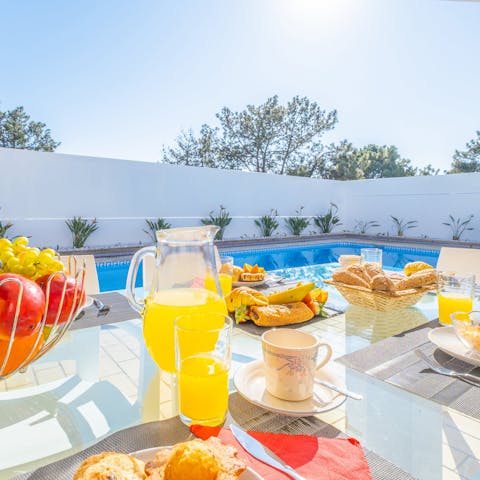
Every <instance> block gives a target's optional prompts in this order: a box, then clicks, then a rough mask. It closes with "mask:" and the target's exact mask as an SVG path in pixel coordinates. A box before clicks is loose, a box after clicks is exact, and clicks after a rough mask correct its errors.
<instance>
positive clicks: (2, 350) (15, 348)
mask: <svg viewBox="0 0 480 480" xmlns="http://www.w3.org/2000/svg"><path fill="white" fill-rule="evenodd" d="M52 258H53V256H52ZM53 261H54V262H57V260H53ZM11 265H14V263H13V262H12V263H11ZM54 265H55V264H54ZM60 265H61V266H62V267H63V264H61V263H60ZM0 266H3V268H2V270H3V272H2V273H1V274H0V379H4V378H6V377H8V376H10V375H13V374H14V373H16V372H18V371H20V370H23V369H25V368H26V367H27V366H28V365H30V364H31V363H32V362H34V361H35V360H37V359H39V358H40V357H41V356H43V355H44V354H45V353H47V352H48V351H49V350H50V349H51V348H53V347H54V345H56V344H57V343H58V342H59V341H60V339H61V338H62V337H63V335H64V334H65V333H66V332H67V330H68V329H69V327H70V325H71V324H72V322H73V321H74V319H75V317H76V316H77V314H78V313H79V312H80V310H81V309H82V308H83V304H84V303H85V291H84V283H85V282H84V279H85V265H77V262H76V261H74V262H70V261H69V269H68V270H67V271H64V270H65V269H63V270H58V271H51V272H50V273H47V274H43V273H44V272H41V276H40V275H38V274H37V275H36V277H37V278H35V276H34V274H33V273H32V275H31V276H27V275H26V273H23V274H21V273H12V272H11V271H8V263H7V264H6V265H5V264H3V263H2V265H0ZM55 266H56V265H55ZM5 270H7V271H5ZM0 271H1V270H0Z"/></svg>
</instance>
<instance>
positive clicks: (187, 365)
mask: <svg viewBox="0 0 480 480" xmlns="http://www.w3.org/2000/svg"><path fill="white" fill-rule="evenodd" d="M178 393H179V404H180V415H182V416H184V417H187V419H188V423H196V424H202V425H211V426H214V425H220V424H221V423H222V422H223V420H224V419H225V415H226V413H227V408H228V368H227V366H226V365H225V363H224V362H223V361H222V360H221V359H219V358H218V357H215V356H213V355H209V354H199V355H195V356H193V357H188V358H186V359H184V360H183V361H182V363H181V367H180V375H179V381H178Z"/></svg>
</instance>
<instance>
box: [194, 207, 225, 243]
mask: <svg viewBox="0 0 480 480" xmlns="http://www.w3.org/2000/svg"><path fill="white" fill-rule="evenodd" d="M231 221H232V217H231V216H230V213H228V211H227V209H226V208H225V207H224V206H223V205H220V210H219V212H218V214H215V213H214V211H213V210H212V211H211V212H210V213H209V216H208V218H202V220H201V222H202V224H203V225H216V226H217V227H220V230H219V231H218V232H217V234H216V235H215V240H222V239H223V234H224V233H225V229H226V228H227V227H228V225H230V222H231Z"/></svg>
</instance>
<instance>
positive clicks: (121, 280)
mask: <svg viewBox="0 0 480 480" xmlns="http://www.w3.org/2000/svg"><path fill="white" fill-rule="evenodd" d="M129 266H130V262H109V263H97V274H98V282H99V284H100V291H101V292H111V291H112V290H124V289H125V285H126V284H127V274H128V267H129ZM142 271H143V270H142V265H141V264H140V268H139V269H138V274H137V280H136V282H135V286H136V287H141V286H142V283H143V282H142Z"/></svg>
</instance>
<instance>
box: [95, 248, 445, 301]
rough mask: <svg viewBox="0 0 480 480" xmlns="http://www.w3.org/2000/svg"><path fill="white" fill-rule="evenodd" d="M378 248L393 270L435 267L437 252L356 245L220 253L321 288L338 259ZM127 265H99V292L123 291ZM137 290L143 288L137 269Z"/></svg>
mask: <svg viewBox="0 0 480 480" xmlns="http://www.w3.org/2000/svg"><path fill="white" fill-rule="evenodd" d="M367 247H379V248H381V249H382V250H383V266H384V267H387V268H389V269H392V270H397V269H402V268H403V267H404V266H405V265H406V264H407V263H409V262H415V261H420V260H421V261H423V262H427V263H429V264H430V265H432V266H436V265H437V260H438V254H439V252H438V251H436V250H422V249H418V248H401V247H393V246H384V245H382V246H379V245H372V244H358V243H330V244H322V245H306V246H304V245H302V246H294V247H282V248H269V249H257V250H245V251H228V252H221V253H222V254H225V255H231V256H232V257H233V258H234V261H235V264H236V265H239V266H242V265H243V264H244V263H250V264H251V265H254V264H256V263H257V264H258V265H260V266H262V267H264V268H265V269H266V270H268V271H275V273H277V274H278V275H282V276H284V277H288V278H298V279H299V280H300V279H311V280H313V281H315V282H316V283H318V284H319V285H322V284H323V282H322V280H323V279H324V278H330V277H331V272H332V269H333V268H335V267H338V263H337V262H338V257H340V255H360V249H361V248H367ZM129 265H130V262H115V263H98V264H97V271H98V279H99V282H100V291H102V292H106V291H111V290H122V289H124V288H125V284H126V281H127V273H128V267H129ZM136 286H137V287H141V286H142V269H141V266H140V269H139V272H138V275H137V281H136Z"/></svg>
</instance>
